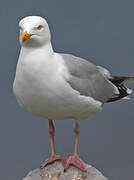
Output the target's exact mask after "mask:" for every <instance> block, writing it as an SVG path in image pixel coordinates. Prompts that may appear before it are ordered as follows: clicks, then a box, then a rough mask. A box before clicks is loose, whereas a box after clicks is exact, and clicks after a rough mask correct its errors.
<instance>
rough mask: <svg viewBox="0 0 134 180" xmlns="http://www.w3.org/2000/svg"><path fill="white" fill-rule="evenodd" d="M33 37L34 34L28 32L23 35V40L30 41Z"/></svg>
mask: <svg viewBox="0 0 134 180" xmlns="http://www.w3.org/2000/svg"><path fill="white" fill-rule="evenodd" d="M31 36H32V34H28V33H27V32H26V31H25V32H24V33H23V34H22V36H21V39H22V42H24V41H26V40H29V39H30V37H31Z"/></svg>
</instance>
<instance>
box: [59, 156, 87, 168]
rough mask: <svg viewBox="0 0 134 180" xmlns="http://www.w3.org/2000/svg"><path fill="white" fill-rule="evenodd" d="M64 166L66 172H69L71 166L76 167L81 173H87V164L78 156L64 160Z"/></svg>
mask: <svg viewBox="0 0 134 180" xmlns="http://www.w3.org/2000/svg"><path fill="white" fill-rule="evenodd" d="M62 163H63V166H64V168H65V170H67V169H68V168H69V167H70V166H75V167H76V168H78V169H80V170H81V171H86V166H85V163H84V162H83V161H82V160H81V159H80V158H79V157H78V156H76V155H73V156H70V157H69V158H66V159H63V160H62Z"/></svg>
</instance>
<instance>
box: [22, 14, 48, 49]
mask: <svg viewBox="0 0 134 180" xmlns="http://www.w3.org/2000/svg"><path fill="white" fill-rule="evenodd" d="M19 28H20V38H19V39H20V44H21V45H22V46H29V47H37V46H43V45H45V44H47V43H49V42H50V41H51V35H50V30H49V27H48V24H47V21H46V20H45V19H44V18H42V17H40V16H28V17H25V18H23V19H22V20H21V21H20V22H19Z"/></svg>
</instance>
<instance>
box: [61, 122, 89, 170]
mask: <svg viewBox="0 0 134 180" xmlns="http://www.w3.org/2000/svg"><path fill="white" fill-rule="evenodd" d="M74 133H75V146H74V154H73V155H72V156H70V157H68V158H67V159H64V160H63V161H62V162H63V165H64V167H65V169H68V168H69V167H70V166H75V167H77V168H78V169H80V170H81V171H85V170H86V167H85V163H84V162H83V161H82V160H81V159H80V158H79V156H78V141H79V133H80V125H79V123H78V122H77V121H76V124H75V128H74Z"/></svg>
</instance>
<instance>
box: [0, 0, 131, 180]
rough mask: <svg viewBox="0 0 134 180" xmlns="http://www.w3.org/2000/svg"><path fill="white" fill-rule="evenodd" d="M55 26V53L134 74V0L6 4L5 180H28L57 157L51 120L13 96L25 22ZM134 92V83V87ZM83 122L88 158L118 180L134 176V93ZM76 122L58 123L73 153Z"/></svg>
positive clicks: (1, 9) (0, 123)
mask: <svg viewBox="0 0 134 180" xmlns="http://www.w3.org/2000/svg"><path fill="white" fill-rule="evenodd" d="M27 15H41V16H43V17H45V18H46V19H47V20H48V23H49V25H50V29H51V32H52V43H53V48H54V49H55V51H58V52H66V53H72V54H74V55H77V56H81V57H83V58H86V59H87V60H89V59H92V62H94V63H95V64H97V65H102V66H104V67H107V68H108V69H109V70H110V71H111V72H112V74H114V75H128V76H131V75H134V1H130V0H126V1H124V0H36V1H33V0H22V1H20V0H12V1H10V0H4V1H1V2H0V103H1V108H0V116H1V118H0V179H3V180H4V179H5V180H21V179H22V178H23V177H24V176H25V175H26V174H27V173H28V172H29V171H30V170H31V169H34V168H36V167H39V165H40V163H41V162H42V161H43V160H45V159H46V158H48V156H49V155H50V147H49V135H48V123H47V120H43V119H41V118H38V117H35V116H33V115H32V114H31V113H28V112H26V111H25V110H23V109H21V108H20V107H19V105H18V104H17V102H16V99H15V97H14V95H13V93H12V83H13V79H14V74H15V67H16V63H17V58H18V54H19V49H20V45H19V42H18V22H19V20H20V19H21V18H22V17H24V16H27ZM131 87H132V88H134V85H131ZM131 98H132V99H131V100H121V101H118V102H115V103H111V104H106V105H105V106H104V109H103V111H102V112H101V113H99V114H98V115H96V116H94V117H92V118H91V119H90V120H88V121H81V134H80V146H79V152H80V157H81V158H82V159H83V160H85V162H87V163H89V164H91V165H93V166H95V167H96V168H98V169H99V170H100V171H101V172H103V173H104V175H105V176H107V177H108V178H109V179H110V180H132V179H133V178H134V95H132V96H131ZM73 126H74V121H73V120H70V121H69V120H68V121H67V120H66V121H56V148H57V152H58V153H59V154H61V155H62V156H68V155H70V154H71V153H72V152H73V144H74V134H73Z"/></svg>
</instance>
